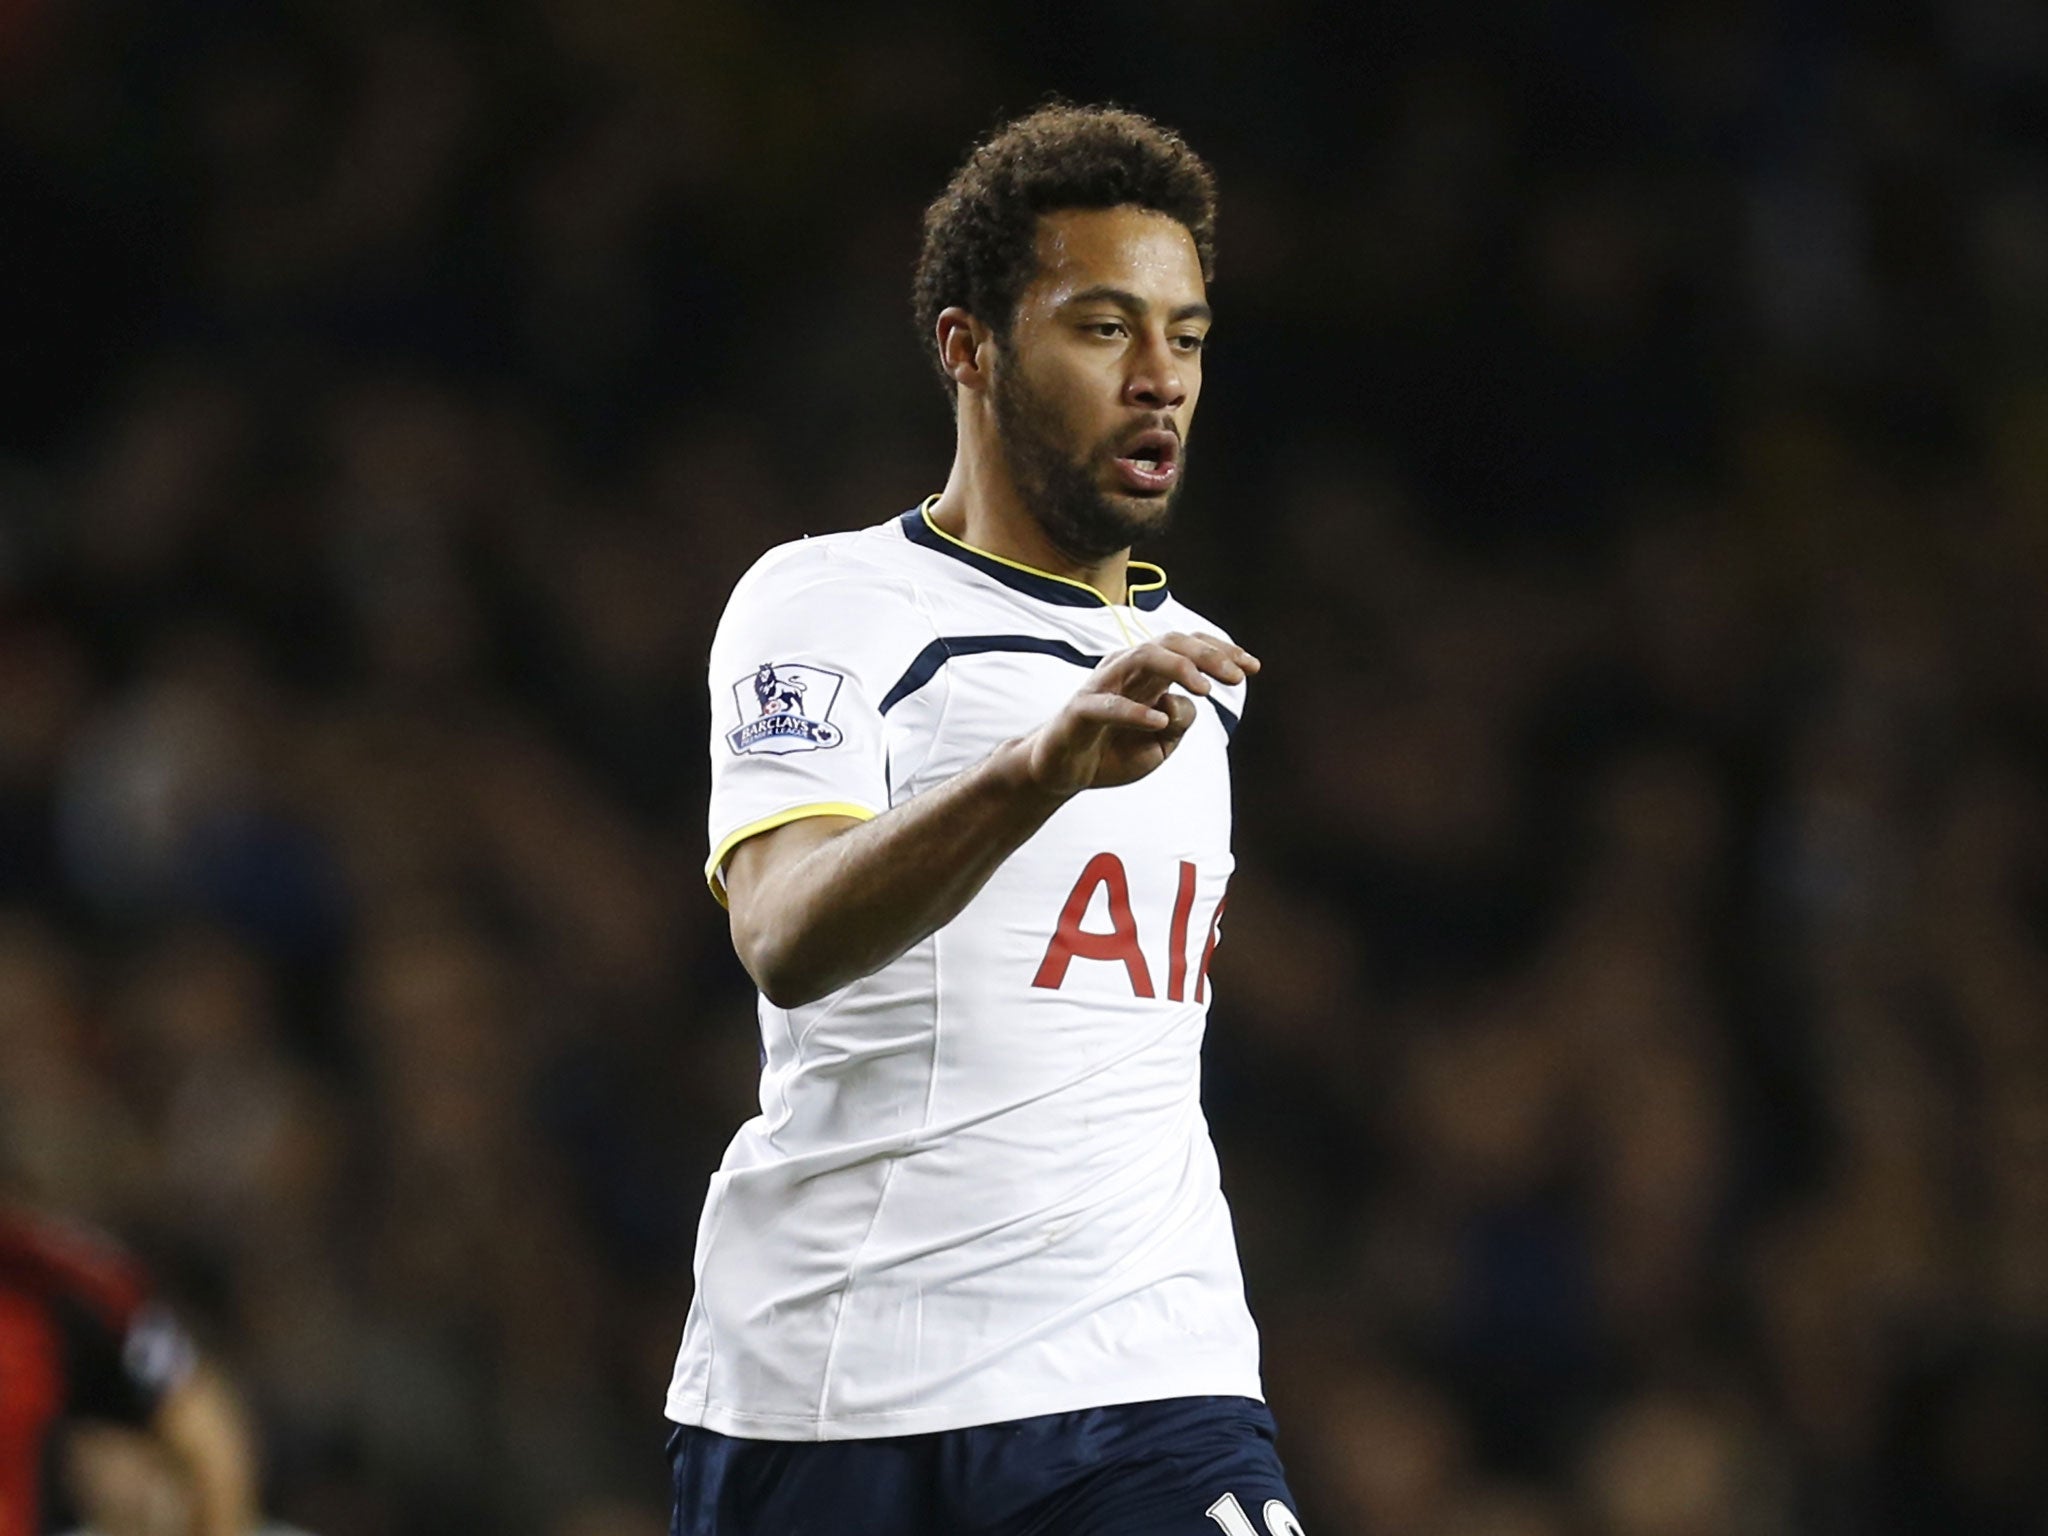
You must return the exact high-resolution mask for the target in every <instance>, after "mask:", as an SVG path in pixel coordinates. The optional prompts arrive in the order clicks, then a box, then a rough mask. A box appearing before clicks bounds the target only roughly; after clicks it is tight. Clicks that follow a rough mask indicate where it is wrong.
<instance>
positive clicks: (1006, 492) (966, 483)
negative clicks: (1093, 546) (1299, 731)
mask: <svg viewBox="0 0 2048 1536" xmlns="http://www.w3.org/2000/svg"><path fill="white" fill-rule="evenodd" d="M976 459H977V456H976V455H971V454H969V453H968V452H966V451H965V449H964V446H963V449H962V451H961V452H960V453H958V454H956V455H955V456H954V459H953V470H952V473H951V474H949V475H947V477H946V488H945V490H944V491H942V492H941V493H940V494H939V499H938V500H937V501H936V502H935V503H933V505H932V508H931V520H932V522H933V523H935V524H937V525H938V527H939V528H940V529H942V530H943V531H944V532H946V533H949V534H951V535H952V536H953V537H954V538H956V539H959V540H961V541H962V542H963V543H967V544H971V545H973V546H974V547H975V548H976V549H980V550H985V551H987V552H988V553H989V554H991V555H999V556H1001V557H1002V558H1003V559H1005V560H1009V561H1012V562H1014V563H1015V564H1018V565H1026V566H1029V567H1031V568H1032V569H1033V570H1036V571H1045V572H1047V573H1049V574H1051V575H1054V576H1063V577H1065V578H1066V579H1067V580H1069V581H1078V582H1081V583H1083V584H1084V585H1086V586H1090V587H1093V588H1094V589H1095V590H1096V591H1097V592H1100V593H1101V594H1102V595H1103V596H1104V597H1105V598H1107V599H1108V600H1109V601H1110V602H1112V603H1122V602H1127V601H1129V597H1130V593H1129V589H1128V581H1129V574H1128V573H1129V567H1130V561H1131V552H1130V551H1129V550H1128V549H1120V550H1118V551H1117V552H1116V553H1115V554H1113V555H1110V556H1108V557H1107V558H1106V559H1103V560H1099V561H1077V560H1075V559H1074V558H1073V557H1072V556H1070V555H1068V554H1066V553H1064V552H1063V551H1062V550H1061V549H1060V548H1059V547H1058V546H1057V545H1055V544H1054V543H1053V542H1052V540H1050V539H1049V538H1047V537H1046V535H1045V529H1044V528H1043V527H1042V526H1041V525H1040V524H1039V521H1038V519H1037V518H1035V517H1033V516H1032V515H1031V510H1030V508H1028V507H1027V506H1025V504H1024V500H1023V498H1022V497H1021V496H1019V495H1018V494H1017V487H1016V485H1015V483H1014V482H1013V481H1012V480H1011V479H1010V477H1009V476H1008V475H1007V474H1006V473H1004V472H1003V471H1002V469H1001V468H1000V467H999V466H996V465H992V464H989V463H988V462H986V460H985V457H983V459H982V461H981V462H976Z"/></svg>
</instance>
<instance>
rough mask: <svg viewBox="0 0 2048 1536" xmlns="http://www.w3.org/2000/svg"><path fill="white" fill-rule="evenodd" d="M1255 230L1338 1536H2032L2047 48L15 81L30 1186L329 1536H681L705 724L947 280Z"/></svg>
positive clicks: (10, 75) (122, 74) (1268, 1266)
mask: <svg viewBox="0 0 2048 1536" xmlns="http://www.w3.org/2000/svg"><path fill="white" fill-rule="evenodd" d="M1055 89H1056V90H1059V91H1061V92H1064V93H1065V94H1067V95H1069V96H1072V97H1074V98H1077V99H1082V100H1094V99H1102V98H1114V99H1117V100H1120V101H1123V102H1125V103H1128V104H1130V105H1133V106H1136V107H1138V108H1140V109H1143V110H1146V111H1149V112H1152V113H1154V114H1155V115H1157V116H1159V117H1161V118H1163V119H1164V120H1166V121H1168V122H1170V123H1172V124H1174V125H1176V126H1178V127H1179V128H1181V129H1182V130H1183V131H1184V132H1185V133H1186V134H1187V136H1188V137H1189V138H1190V139H1191V141H1192V142H1193V143H1194V144H1195V146H1196V147H1197V148H1198V149H1200V150H1201V151H1202V152H1204V153H1205V154H1206V155H1208V156H1209V157H1210V158H1211V159H1212V160H1213V162H1214V164H1215V165H1216V167H1217V169H1218V171H1219V173H1220V176H1221V179H1222V186H1223V192H1224V204H1223V223H1222V231H1221V247H1222V256H1221V269H1220V273H1219V276H1218V281H1217V283H1216V285H1215V287H1214V290H1213V297H1214V299H1215V301H1216V304H1217V308H1218V312H1219V315H1220V322H1219V324H1218V327H1217V332H1216V350H1215V351H1214V353H1213V356H1212V362H1211V368H1210V380H1209V388H1208V393H1207V395H1206V397H1205V401H1204V405H1203V409H1202V413H1201V420H1200V422H1199V431H1198V433H1197V436H1196V439H1195V456H1194V460H1193V476H1192V479H1191V481H1190V488H1189V491H1188V493H1187V497H1186V504H1185V508H1184V513H1183V518H1182V526H1181V528H1180V529H1179V530H1178V531H1177V532H1176V533H1175V534H1174V535H1173V537H1172V539H1171V541H1170V542H1169V543H1168V544H1167V545H1165V546H1163V547H1162V548H1160V549H1158V550H1155V551H1150V553H1154V554H1156V555H1157V556H1158V557H1159V558H1160V559H1161V560H1162V561H1163V562H1164V563H1165V564H1166V565H1167V566H1168V568H1169V569H1170V570H1171V571H1172V572H1173V573H1174V579H1175V585H1176V587H1177V588H1178V589H1179V590H1180V591H1181V592H1183V593H1184V594H1185V595H1187V596H1188V597H1189V598H1190V600H1191V601H1193V602H1195V603H1196V604H1197V605H1198V606H1199V607H1201V608H1202V609H1203V610H1204V611H1206V612H1208V613H1210V614H1213V615H1214V616H1215V617H1216V618H1217V619H1218V620H1219V621H1220V622H1222V623H1224V624H1226V625H1228V626H1229V627H1230V628H1231V629H1232V630H1233V631H1234V632H1235V633H1236V634H1237V635H1238V636H1239V637H1240V638H1241V639H1243V640H1245V641H1247V642H1248V643H1249V644H1251V645H1252V646H1253V647H1254V648H1255V649H1257V650H1258V651H1260V652H1261V653H1262V654H1263V655H1264V657H1265V658H1266V662H1267V666H1266V671H1265V674H1264V676H1263V677H1262V678H1261V679H1260V682H1259V684H1258V687H1257V689H1256V691H1255V694H1254V696H1253V699H1252V705H1251V710H1250V713H1249V715H1248V716H1247V719H1246V723H1245V729H1244V730H1243V731H1242V732H1241V733H1240V734H1239V736H1238V738H1237V744H1236V756H1237V765H1238V773H1239V779H1238V803H1239V812H1240V820H1241V826H1240V833H1239V852H1240V859H1241V868H1240V871H1239V873H1238V875H1237V878H1236V881H1235V884H1234V887H1233V894H1232V898H1231V915H1230V922H1229V927H1228V933H1227V936H1226V940H1227V941H1226V943H1225V944H1224V946H1223V948H1222V950H1221V952H1220V954H1219V957H1218V960H1217V977H1218V986H1217V993H1218V1001H1217V1005H1216V1012H1215V1017H1214V1022H1213V1026H1212V1030H1211V1049H1210V1058H1209V1072H1208V1090H1207V1096H1208V1103H1209V1106H1210V1110H1211V1117H1212V1120H1213V1123H1214V1126H1215V1131H1216V1136H1217V1139H1218V1141H1219V1143H1220V1144H1221V1148H1222V1155H1223V1163H1224V1167H1225V1170H1226V1182H1227V1187H1228V1189H1229V1190H1230V1192H1231V1195H1232V1197H1233V1201H1234V1204H1235V1207H1236V1210H1237V1214H1238V1221H1239V1227H1240V1237H1241V1241H1242V1246H1243V1249H1244V1254H1245V1259H1246V1265H1247V1269H1248V1273H1249V1278H1250V1285H1251V1290H1252V1296H1253V1302H1254V1305H1255V1308H1256V1310H1257V1311H1258V1313H1259V1315H1260V1317H1261V1319H1262V1321H1263V1324H1264V1329H1265V1336H1266V1341H1267V1373H1268V1382H1269V1387H1270V1390H1271V1394H1272V1397H1273V1399H1274V1402H1275V1406H1276V1409H1277V1411H1278V1412H1279V1414H1280V1416H1281V1424H1282V1435H1283V1440H1282V1450H1283V1453H1284V1454H1285V1455H1286V1457H1287V1458H1288V1460H1289V1463H1290V1466H1291V1468H1292V1469H1293V1473H1294V1477H1295V1482H1296V1486H1297V1488H1298V1491H1299V1493H1300V1497H1301V1504H1302V1511H1301V1512H1302V1515H1303V1517H1304V1519H1305V1521H1306V1523H1307V1525H1308V1528H1309V1529H1310V1530H1311V1531H1312V1532H1315V1533H1318V1536H1795V1533H1811V1536H1851V1533H1855V1536H1920V1533H1935V1532H1940V1533H1981V1536H2007V1533H2010V1536H2043V1533H2044V1532H2048V1514H2044V1507H2048V1485H2044V1469H2048V1451H2044V1447H2048V1409H2044V1402H2048V1370H2044V1358H2048V1029H2044V1023H2048V952H2044V945H2043V939H2044V931H2048V794H2044V790H2043V782H2044V781H2043V772H2042V771H2043V768H2044V767H2048V9H2044V8H2043V7H2041V6H2039V5H2037V4H2030V3H2024V0H1944V3H1940V4H1933V3H1930V4H1926V5H1905V6H1893V5H1887V4H1881V3H1880V4H1876V5H1861V4H1849V3H1846V0H1837V3H1820V0H1804V3H1802V0H1780V3H1776V4H1763V3H1759V4H1755V5H1742V4H1660V5H1649V6H1641V7H1613V8H1604V7H1603V8H1596V7H1590V6H1585V5H1580V4H1573V3H1569V0H1564V3H1557V0H1553V3H1549V4H1545V5H1529V4H1517V5H1505V4H1503V5H1498V6H1489V5H1484V4H1465V3H1460V4H1444V3H1430V0H1394V3H1390V4H1384V5H1380V6H1376V7H1370V8H1356V7H1352V6H1348V5H1338V4H1326V3H1315V0H1261V3H1259V4H1257V5H1242V4H1226V3H1222V0H1189V3H1184V4H1182V5H1180V6H1177V7H1173V8H1168V9H1163V10H1162V9H1149V10H1148V9H1142V8H1137V7H1115V8H1111V7H1095V6H1080V5H1070V4H1039V5H1025V4H1010V3H1004V4H997V3H985V4H981V5H978V6H975V7H972V8H967V7H962V8H959V9H958V10H957V11H956V12H955V13H954V14H952V15H951V16H935V15H933V14H932V13H931V11H930V10H929V9H928V8H927V7H923V6H917V5H911V4H893V5H892V4H885V3H878V0H871V3H864V4H825V3H822V0H821V3H813V4H795V5H778V6H765V7H764V6H761V5H754V4H742V3H738V0H495V3H489V4H486V3H482V0H475V3H468V4H397V3H376V0H276V3H266V4H261V5H255V4H248V3H240V0H235V3H230V0H188V3H182V4H175V5H170V4H154V5H152V4H146V3H140V0H77V3H68V4H61V5H60V4H55V3H38V0H4V3H0V348H4V356H5V367H4V368H0V1127H4V1129H0V1140H4V1143H5V1146H6V1148H7V1158H8V1160H10V1161H11V1162H12V1164H13V1165H14V1168H15V1173H14V1177H15V1180H16V1182H17V1185H18V1187H20V1188H23V1189H26V1190H28V1191H30V1192H32V1193H33V1194H34V1195H36V1196H37V1197H38V1198H40V1199H42V1200H44V1201H46V1202H49V1203H51V1204H53V1205H55V1206H59V1207H61V1208H64V1209H67V1210H70V1211H72V1212H75V1213H78V1214H82V1215H85V1216H87V1217H90V1218H92V1219H95V1220H98V1221H100V1222H103V1223H105V1224H107V1225H108V1226H110V1227H112V1228H113V1229H114V1230H116V1231H118V1232H120V1233H121V1234H122V1235H123V1236H125V1237H126V1238H127V1239H128V1240H129V1241H130V1242H132V1243H133V1244H135V1245H136V1246H137V1248H138V1249H139V1250H140V1251H141V1252H142V1253H143V1254H145V1255H146V1256H147V1257H148V1258H149V1259H150V1260H151V1262H153V1264H154V1265H155V1266H156V1268H157V1270H158V1273H159V1274H160V1275H161V1277H162V1278H163V1281H164V1284H165V1285H166V1287H167V1288H168V1290H169V1291H170V1293H171V1294H172V1295H173V1296H174V1297H175V1298H176V1299H177V1300H178V1302H179V1304H180V1305H181V1307H182V1308H183V1310H184V1312H185V1314H186V1316H187V1317H188V1318H189V1319H191V1320H192V1322H193V1324H194V1326H195V1327H196V1328H197V1330H198V1331H199V1332H200V1334H201V1335H202V1337H203V1339H204V1340H205V1342H206V1344H207V1345H208V1347H209V1348H210V1349H211V1350H212V1351H213V1352H214V1354H215V1355H216V1357H217V1358H219V1359H221V1360H222V1361H223V1362H225V1363H226V1364H227V1365H228V1366H229V1367H230V1368H231V1369H232V1370H233V1371H234V1372H235V1373H236V1375H237V1377H238V1379H239V1380H240V1382H241V1383H242V1385H243V1388H244V1390H245V1391H246V1392H247V1394H248V1395H249V1397H250V1398H251V1400H252V1402H253V1404H254V1407H255V1411H256V1413H257V1416H258V1419H259V1421H260V1424H261V1426H262V1430H263V1435H264V1443H265V1452H266V1456H267V1459H268V1464H269V1468H270V1486H271V1492H272V1503H273V1506H274V1508H275V1509H276V1511H277V1512H278V1513H279V1514H281V1515H283V1516H285V1517H287V1518H290V1519H294V1520H297V1521H300V1522H303V1523H304V1524H306V1525H308V1526H311V1527H313V1528H315V1529H317V1530H319V1531H320V1532H321V1533H322V1536H451V1533H455V1536H466V1533H471V1532H475V1533H504V1536H654V1533H657V1532H658V1531H659V1530H660V1529H661V1528H662V1526H661V1521H660V1514H659V1511H660V1508H661V1501H662V1499H663V1496H664V1481H663V1479H664V1471H665V1469H664V1467H663V1464H662V1460H661V1454H660V1451H661V1441H662V1438H663V1426H662V1423H661V1417H660V1404H661V1398H662V1388H663V1385H664V1383H665V1381H666V1377H667V1373H668V1370H669V1366H670V1363H671V1358H672V1353H673V1350H674V1346H675V1343H676V1340H677V1337H678V1333H679V1330H680V1327H681V1323H682V1319H683V1314H684V1310H685V1307H686V1305H687V1302H688V1297H689V1290H690V1280H689V1256H690V1248H691V1243H692V1239H693V1236H694V1225H695V1218H696V1213H697V1207H698V1203H699V1201H700V1199H701V1196H702V1192H703V1187H704V1180H705V1177H706V1175H707V1173H708V1172H709V1170H710V1169H711V1168H712V1166H713V1165H714V1164H715V1161H716V1158H717V1156H718V1154H719V1151H720V1150H721V1148H722V1146H723V1144H724V1141H725V1139H726V1138H727V1136H728V1135H729V1134H730V1132H731V1131H732V1129H733V1128H734V1126H735V1125H736V1124H737V1123H738V1121H739V1120H740V1119H742V1118H743V1117H744V1116H745V1115H746V1114H747V1113H749V1112H750V1109H751V1104H752V1090H753V1073H754V1063H755V1045H754V1025H753V1021H752V1016H751V1010H752V994H751V991H750V989H749V987H748V985H747V983H746V979H745V977H744V975H743V973H742V972H741V971H740V969H739V967H738V965H737V963H736V962H735V961H734V960H733V958H732V956H731V954H730V951H729V949H728V945H727V941H726V935H725V931H724V923H723V919H722V915H721V913H720V912H719V910H718V908H717V907H716V906H715V905H713V903H712V902H711V900H710V899H709V897H708V896H707V895H706V893H705V891H704V889H703V886H702V882H701V880H700V878H699V873H698V871H699V867H700V863H701V860H702V857H703V853H704V848H703V811H704V793H705V775H706V768H705V761H704V759H705V748H704V740H705V730H706V726H705V718H704V702H703V700H704V694H703V677H702V665H703V661H704V655H705V650H706V644H707V641H708V638H709V634H710V630H711V627H712V625H713V623H714V621H715V619H716V617H717V614H718V611H719V608H720V606H721V604H722V602H723V600H724V597H725V595H726V593H727V591H728V590H729V588H730V586H731V583H732V582H733V580H734V579H735V577H736V576H737V575H738V574H739V573H740V571H741V570H743V569H744V568H745V566H746V565H747V564H748V563H749V562H750V561H751V560H752V559H753V557H754V556H755V555H756V554H757V553H758V552H760V551H761V550H762V549H764V548H766V547H767V546H768V545H770V544H772V543H774V542H777V541H780V540H783V539H786V538H789V537H792V536H794V535H797V534H800V533H804V532H815V531H825V530H832V529H840V528H847V527H855V526H860V525H863V524H867V523H872V522H877V521H880V520H881V519H882V518H884V517H887V516H889V515H891V514H892V513H895V512H897V511H899V510H901V509H902V508H904V507H906V506H909V505H911V504H913V503H914V502H915V501H916V500H917V499H918V498H920V497H921V496H923V495H924V494H926V493H927V492H930V491H932V490H936V489H937V488H938V487H939V485H940V483H941V481H942V479H943V477H944V473H945V469H946V465H947V462H948V458H949V455H950V451H951V431H950V423H949V420H948V417H947V413H946V408H945V404H944V401H943V398H942V396H941V393H940V391H939V389H938V387H937V385H936V383H935V382H934V380H933V378H932V376H931V374H930V372H929V369H928V366H927V364H926V362H925V359H924V357H923V356H922V355H921V353H920V347H919V342H918V340H917V338H916V337H914V336H913V335H912V334H911V331H910V327H909V320H908V297H907V294H908V280H909V268H910V263H911V260H912V258H913V255H914V253H915V246H916V238H917V220H918V214H919V211H920V209H921V207H922V205H923V203H924V202H925V201H926V200H927V199H928V198H929V197H930V196H932V195H933V194H934V193H935V192H936V190H937V189H938V187H939V186H940V185H941V184H942V183H943V181H944V179H945V177H946V175H947V174H948V172H949V171H950V170H951V168H952V166H953V165H954V164H955V163H957V161H958V159H959V158H960V157H961V155H962V153H963V152H964V150H965V148H966V146H967V144H968V143H969V142H970V140H971V139H972V138H973V137H974V136H976V135H977V134H979V133H981V132H983V131H985V130H986V129H988V128H989V127H991V126H992V125H993V124H994V123H995V122H996V121H997V120H998V118H999V117H1001V116H1002V115H1005V114H1007V113H1011V112H1015V111H1019V110H1022V109H1025V108H1028V107H1029V106H1031V105H1033V104H1035V103H1036V102H1037V101H1038V100H1039V99H1041V98H1042V96H1043V95H1044V94H1045V93H1046V92H1048V91H1049V90H1055Z"/></svg>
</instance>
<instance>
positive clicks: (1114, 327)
mask: <svg viewBox="0 0 2048 1536" xmlns="http://www.w3.org/2000/svg"><path fill="white" fill-rule="evenodd" d="M1086 329H1087V330H1088V332H1089V334H1090V335H1094V336H1121V335H1123V334H1124V323H1123V321H1121V320H1090V321H1089V322H1088V324H1087V327H1086Z"/></svg>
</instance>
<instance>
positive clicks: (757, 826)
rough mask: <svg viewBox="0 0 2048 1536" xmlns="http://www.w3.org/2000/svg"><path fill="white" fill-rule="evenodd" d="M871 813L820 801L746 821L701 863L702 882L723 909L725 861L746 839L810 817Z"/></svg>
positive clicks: (859, 817) (869, 817)
mask: <svg viewBox="0 0 2048 1536" xmlns="http://www.w3.org/2000/svg"><path fill="white" fill-rule="evenodd" d="M875 814H876V813H875V812H873V811H871V810H869V809H868V808H867V807H866V806H864V805H855V804H854V803H853V802H852V801H850V800H823V801H820V802H818V803H817V804H816V805H799V806H794V807H792V808H791V809H789V810H786V811H777V812H776V813H775V814H774V815H773V816H763V817H762V818H761V819H760V820H759V821H750V822H748V823H747V824H746V825H745V826H744V827H741V828H740V829H739V830H738V831H737V832H729V833H727V834H726V836H725V838H724V839H723V840H722V841H721V842H720V843H719V845H718V847H717V848H716V849H715V850H713V852H712V855H711V857H710V858H709V859H707V860H705V862H704V878H705V880H706V881H707V882H709V884H710V886H711V894H712V895H713V896H714V897H716V898H717V901H718V904H719V905H720V906H721V907H722V906H725V905H726V897H725V861H726V858H727V856H728V855H729V854H731V852H732V851H733V849H735V848H737V847H739V845H740V844H741V843H744V842H745V841H746V840H747V839H748V838H750V837H759V836H760V835H761V834H762V833H763V832H773V831H774V830H775V829H776V828H777V827H786V826H788V825H789V824H790V823H791V822H792V821H805V820H808V819H809V818H810V817H813V816H850V817H852V818H853V819H854V820H855V821H873V820H874V819H875Z"/></svg>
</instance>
